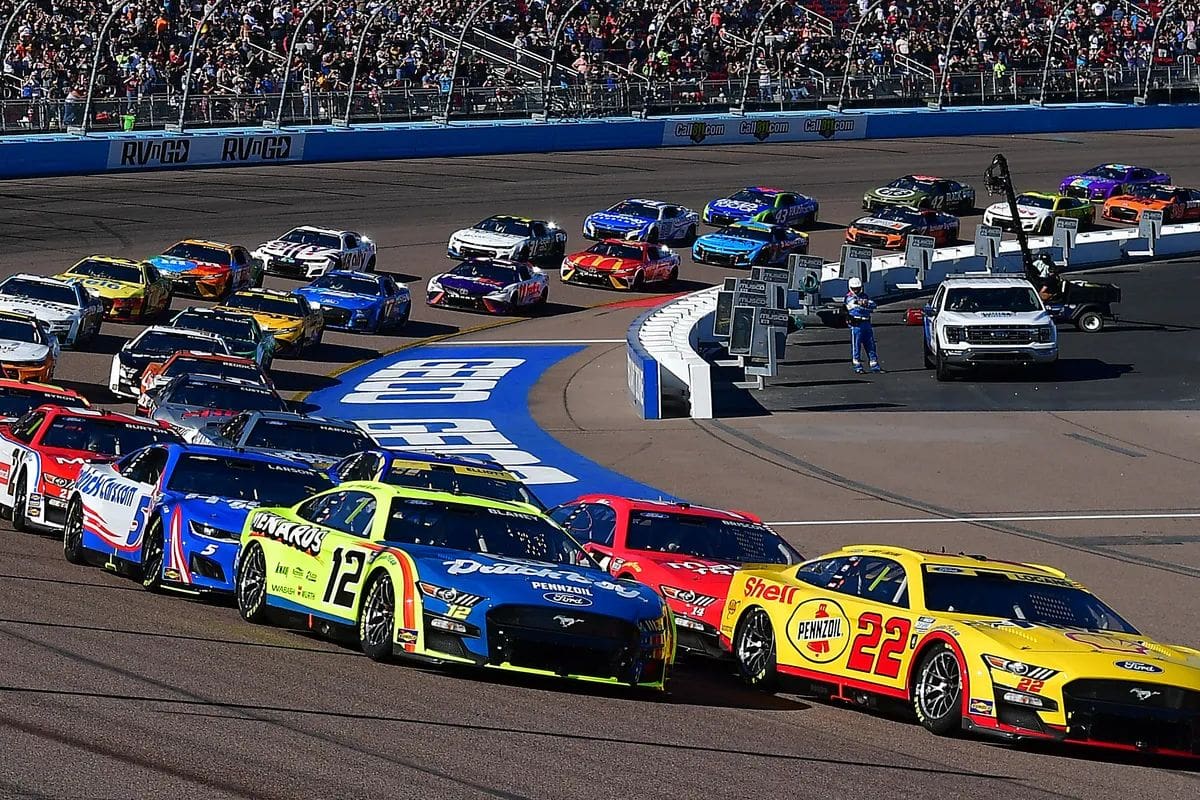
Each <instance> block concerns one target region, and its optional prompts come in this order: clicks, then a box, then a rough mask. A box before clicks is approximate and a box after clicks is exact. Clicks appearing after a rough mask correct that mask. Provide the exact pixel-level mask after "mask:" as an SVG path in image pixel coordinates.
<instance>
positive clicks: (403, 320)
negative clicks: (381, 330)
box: [393, 304, 412, 330]
mask: <svg viewBox="0 0 1200 800" xmlns="http://www.w3.org/2000/svg"><path fill="white" fill-rule="evenodd" d="M411 314H412V305H411V304H410V305H409V307H408V308H407V309H405V311H404V313H403V314H401V315H400V317H399V318H398V319H397V320H396V322H395V323H394V324H393V327H395V328H396V329H397V330H399V329H400V328H403V327H405V326H406V325H408V318H409V316H410V315H411Z"/></svg>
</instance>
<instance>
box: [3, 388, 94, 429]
mask: <svg viewBox="0 0 1200 800" xmlns="http://www.w3.org/2000/svg"><path fill="white" fill-rule="evenodd" d="M41 405H52V406H74V407H75V408H87V407H88V406H90V405H91V403H89V402H88V401H87V398H86V397H84V396H83V395H81V394H80V393H79V392H77V391H75V390H74V389H64V388H63V387H61V386H55V385H54V384H51V383H23V382H21V381H14V380H9V379H8V378H0V423H3V422H12V421H13V420H14V419H16V418H17V417H19V416H21V415H22V414H24V413H25V412H26V411H28V410H29V409H31V408H37V407H38V406H41Z"/></svg>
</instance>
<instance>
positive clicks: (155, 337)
mask: <svg viewBox="0 0 1200 800" xmlns="http://www.w3.org/2000/svg"><path fill="white" fill-rule="evenodd" d="M219 348H220V344H219V343H217V342H215V341H213V340H212V339H200V338H198V337H196V336H188V335H187V334H185V333H182V332H180V333H171V332H170V331H147V332H146V333H145V334H144V335H143V336H142V338H141V339H139V340H138V343H137V345H136V347H134V352H137V353H145V354H148V355H166V354H167V353H175V352H178V351H180V350H201V351H203V352H206V353H207V352H209V351H212V350H216V349H219Z"/></svg>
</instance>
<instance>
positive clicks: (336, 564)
mask: <svg viewBox="0 0 1200 800" xmlns="http://www.w3.org/2000/svg"><path fill="white" fill-rule="evenodd" d="M366 562H367V559H366V556H365V555H364V554H363V552H362V551H361V550H345V549H343V548H341V547H339V548H337V549H335V550H334V551H333V569H332V570H330V572H329V583H328V584H327V585H326V586H325V597H324V598H323V599H324V600H325V602H326V603H332V604H333V605H335V606H343V607H345V608H352V607H353V606H354V593H355V587H356V586H357V585H358V582H359V580H361V579H362V571H363V565H364V564H366Z"/></svg>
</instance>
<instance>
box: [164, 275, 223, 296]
mask: <svg viewBox="0 0 1200 800" xmlns="http://www.w3.org/2000/svg"><path fill="white" fill-rule="evenodd" d="M167 277H168V278H169V279H170V281H171V285H172V286H174V287H175V291H176V292H177V293H179V294H183V295H189V296H192V297H201V298H204V299H218V298H220V297H223V296H224V293H225V287H226V286H227V285H228V284H229V282H230V281H229V277H230V273H202V274H195V273H186V272H182V273H179V274H176V275H168V276H167Z"/></svg>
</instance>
